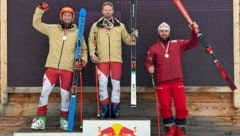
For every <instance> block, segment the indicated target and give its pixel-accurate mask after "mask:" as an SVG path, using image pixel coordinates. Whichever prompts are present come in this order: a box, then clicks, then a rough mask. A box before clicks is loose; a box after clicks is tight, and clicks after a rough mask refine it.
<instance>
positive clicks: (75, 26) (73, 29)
mask: <svg viewBox="0 0 240 136" xmlns="http://www.w3.org/2000/svg"><path fill="white" fill-rule="evenodd" d="M58 27H59V29H60V30H63V28H62V26H61V25H60V24H59V25H58ZM68 30H69V31H75V30H77V25H76V24H73V27H72V28H70V29H68Z"/></svg>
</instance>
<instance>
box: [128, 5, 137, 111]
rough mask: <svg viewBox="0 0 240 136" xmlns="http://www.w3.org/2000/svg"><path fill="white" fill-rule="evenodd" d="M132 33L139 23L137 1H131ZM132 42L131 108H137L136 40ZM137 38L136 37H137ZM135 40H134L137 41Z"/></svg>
mask: <svg viewBox="0 0 240 136" xmlns="http://www.w3.org/2000/svg"><path fill="white" fill-rule="evenodd" d="M130 5H131V31H132V32H133V31H134V30H135V29H136V22H137V0H131V1H130ZM133 38H134V35H133V34H132V42H131V107H136V106H137V89H136V40H133ZM135 38H136V37H135ZM135 38H134V39H135Z"/></svg>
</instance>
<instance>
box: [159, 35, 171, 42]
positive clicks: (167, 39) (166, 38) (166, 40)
mask: <svg viewBox="0 0 240 136" xmlns="http://www.w3.org/2000/svg"><path fill="white" fill-rule="evenodd" d="M159 39H160V40H161V41H162V42H163V43H167V42H168V41H169V40H170V37H169V36H168V37H161V36H159Z"/></svg>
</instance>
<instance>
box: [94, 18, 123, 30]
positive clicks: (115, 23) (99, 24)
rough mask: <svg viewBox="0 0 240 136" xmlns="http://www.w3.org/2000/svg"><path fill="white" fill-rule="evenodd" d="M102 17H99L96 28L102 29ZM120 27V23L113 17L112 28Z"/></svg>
mask: <svg viewBox="0 0 240 136" xmlns="http://www.w3.org/2000/svg"><path fill="white" fill-rule="evenodd" d="M103 19H104V18H103V17H101V18H100V19H99V20H98V21H97V27H100V28H104V26H103ZM120 25H121V22H120V21H119V20H118V19H116V18H115V17H113V27H117V26H120Z"/></svg>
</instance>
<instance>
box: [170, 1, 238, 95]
mask: <svg viewBox="0 0 240 136" xmlns="http://www.w3.org/2000/svg"><path fill="white" fill-rule="evenodd" d="M173 2H174V4H175V5H176V7H177V8H178V10H179V11H180V13H181V14H182V15H183V17H184V18H185V19H186V21H187V22H188V23H189V24H190V25H191V24H193V20H192V18H191V16H190V15H189V13H188V11H187V10H186V8H185V6H184V5H183V3H182V1H181V0H173ZM194 31H195V32H196V34H197V37H198V39H199V41H200V43H201V44H202V46H203V47H204V48H205V50H206V52H207V53H208V54H209V55H210V56H211V57H212V59H213V62H214V63H215V65H216V67H217V69H218V71H219V72H220V74H221V76H222V78H223V79H224V80H225V81H226V82H227V84H228V86H229V87H230V88H231V90H232V91H234V90H235V89H237V87H236V85H235V84H234V82H233V80H232V79H231V77H230V76H229V74H228V73H227V71H226V70H225V69H224V67H223V65H222V64H221V63H220V61H219V60H218V59H217V56H216V54H215V53H214V51H213V50H212V47H211V46H210V45H209V44H208V43H207V42H206V41H205V39H204V37H203V35H202V33H201V32H200V30H199V29H196V28H194Z"/></svg>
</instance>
